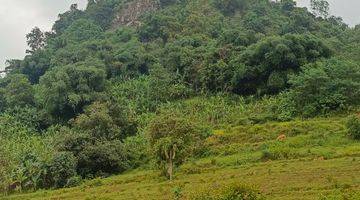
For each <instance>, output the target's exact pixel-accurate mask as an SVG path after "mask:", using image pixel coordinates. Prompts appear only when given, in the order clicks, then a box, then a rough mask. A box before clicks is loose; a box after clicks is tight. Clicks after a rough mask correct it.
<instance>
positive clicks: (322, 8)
mask: <svg viewBox="0 0 360 200" xmlns="http://www.w3.org/2000/svg"><path fill="white" fill-rule="evenodd" d="M310 6H311V10H312V13H313V14H314V15H315V16H318V17H322V18H324V19H326V18H328V16H329V10H330V8H329V2H327V1H326V0H311V1H310Z"/></svg>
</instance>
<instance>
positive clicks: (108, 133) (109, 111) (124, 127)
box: [73, 102, 136, 140]
mask: <svg viewBox="0 0 360 200" xmlns="http://www.w3.org/2000/svg"><path fill="white" fill-rule="evenodd" d="M110 106H111V107H110ZM110 106H109V105H108V104H106V103H100V102H95V103H93V104H91V105H90V106H88V107H87V108H86V109H85V111H84V113H83V114H81V115H79V116H78V117H77V118H76V119H75V120H74V123H73V125H74V127H75V129H78V130H79V131H84V132H86V133H88V134H89V135H90V136H91V137H92V138H96V139H99V140H114V139H123V138H125V137H126V136H128V135H134V134H135V133H136V129H135V127H134V126H135V125H133V124H131V122H128V119H127V116H126V113H125V112H124V111H123V110H121V108H120V107H119V106H116V105H110Z"/></svg>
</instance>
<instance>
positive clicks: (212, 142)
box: [3, 118, 360, 200]
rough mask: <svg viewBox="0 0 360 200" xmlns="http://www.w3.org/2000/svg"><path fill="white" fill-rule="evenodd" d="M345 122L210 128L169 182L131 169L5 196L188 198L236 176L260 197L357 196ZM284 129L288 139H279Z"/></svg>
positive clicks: (359, 186)
mask: <svg viewBox="0 0 360 200" xmlns="http://www.w3.org/2000/svg"><path fill="white" fill-rule="evenodd" d="M343 124H344V119H343V118H321V119H312V120H306V121H301V120H297V121H292V122H281V123H278V122H277V123H265V124H261V125H246V126H238V127H229V128H226V129H223V130H216V131H214V134H213V135H212V136H211V137H210V138H208V139H207V141H206V147H207V149H206V156H203V157H202V158H197V159H195V158H194V159H192V160H190V161H188V162H187V163H185V164H184V165H183V166H181V167H180V168H179V169H178V171H177V172H176V177H175V180H173V181H171V182H170V181H167V180H166V179H164V178H162V177H161V176H160V175H159V172H157V171H152V170H136V171H130V172H127V173H125V174H123V175H119V176H113V177H110V178H106V179H95V180H91V181H87V182H85V183H83V184H82V185H81V186H79V187H75V188H68V189H61V190H53V191H50V190H48V191H39V192H36V193H27V194H16V195H11V196H6V197H3V199H22V200H26V199H74V200H75V199H89V200H90V199H103V200H111V199H144V200H145V199H149V200H151V199H154V200H156V199H190V196H191V194H193V193H196V192H198V191H202V190H203V189H204V188H212V187H214V188H216V187H220V186H223V185H227V184H230V183H234V182H236V183H243V184H247V185H254V186H255V187H257V188H258V189H259V190H260V191H261V192H262V193H263V194H264V196H265V197H266V199H279V200H280V199H281V200H288V199H299V200H300V199H309V200H310V199H334V200H335V199H360V174H359V172H360V143H359V142H356V141H354V140H351V139H349V138H348V137H346V130H345V127H344V125H343ZM282 134H284V135H286V139H285V140H283V141H278V140H277V137H278V136H279V135H282Z"/></svg>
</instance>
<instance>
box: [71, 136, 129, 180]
mask: <svg viewBox="0 0 360 200" xmlns="http://www.w3.org/2000/svg"><path fill="white" fill-rule="evenodd" d="M77 157H78V171H79V173H80V174H81V175H82V176H84V177H94V176H104V175H105V176H108V175H110V174H114V173H121V172H124V171H125V170H127V169H128V168H129V160H128V152H127V151H126V149H125V148H124V145H123V144H122V143H121V142H120V141H117V140H113V141H108V142H107V141H106V142H97V143H94V144H87V145H86V146H85V147H84V149H82V151H81V152H80V153H79V154H78V155H77Z"/></svg>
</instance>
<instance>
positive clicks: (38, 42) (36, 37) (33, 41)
mask: <svg viewBox="0 0 360 200" xmlns="http://www.w3.org/2000/svg"><path fill="white" fill-rule="evenodd" d="M26 39H27V44H28V45H29V47H30V49H28V50H26V53H31V54H32V53H34V52H35V51H37V50H39V49H42V48H43V47H44V46H45V34H44V33H43V32H42V31H41V30H40V28H39V27H35V28H33V29H32V30H31V32H30V33H28V34H27V35H26Z"/></svg>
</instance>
